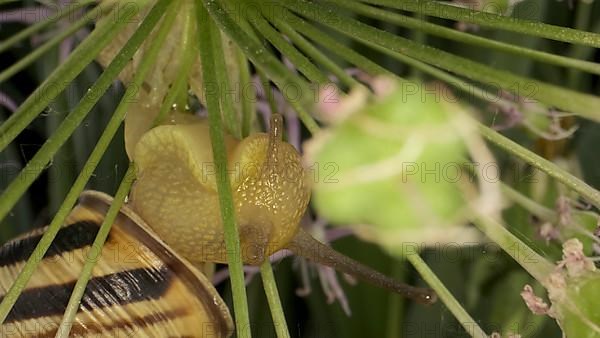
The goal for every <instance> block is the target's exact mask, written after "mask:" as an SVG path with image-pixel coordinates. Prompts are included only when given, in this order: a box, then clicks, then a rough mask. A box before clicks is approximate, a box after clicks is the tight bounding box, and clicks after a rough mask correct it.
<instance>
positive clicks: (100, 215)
mask: <svg viewBox="0 0 600 338" xmlns="http://www.w3.org/2000/svg"><path fill="white" fill-rule="evenodd" d="M111 201H112V199H111V198H110V197H109V196H107V195H105V194H103V193H99V192H84V193H83V194H82V196H81V198H80V203H79V204H78V205H77V206H76V207H75V208H74V209H73V211H72V212H71V213H70V215H69V216H68V217H67V220H66V222H65V225H64V226H63V227H62V228H61V229H60V230H59V232H58V234H57V236H56V238H55V240H54V241H53V243H52V246H51V247H50V248H49V250H48V252H47V253H46V255H45V256H44V257H43V258H42V259H41V262H40V263H39V265H38V268H37V269H36V271H35V272H34V274H33V275H32V277H31V279H30V281H29V283H28V284H27V287H26V288H25V289H24V290H23V292H22V294H21V295H20V297H19V298H18V300H17V302H16V303H15V306H14V307H13V308H12V310H11V312H10V313H9V314H8V317H7V318H6V320H5V321H4V324H3V325H2V326H1V327H0V330H1V331H0V335H1V336H2V337H11V336H12V337H50V336H51V337H53V336H54V335H55V334H56V332H57V330H58V329H59V325H60V321H61V319H62V316H63V313H64V311H65V309H66V305H67V303H68V301H69V297H70V295H71V292H72V291H73V287H74V286H75V283H76V281H77V278H78V276H79V274H80V272H81V270H82V267H83V264H84V263H85V260H86V259H88V253H89V252H90V249H91V245H92V243H93V241H94V239H95V237H96V234H97V232H98V229H99V227H100V224H102V220H103V219H104V215H105V213H106V211H107V210H108V207H109V205H110V203H111ZM44 231H45V228H44V229H38V230H34V231H32V232H29V233H27V234H25V235H23V236H20V237H18V238H16V239H14V240H12V241H10V242H8V243H6V244H5V245H3V246H2V247H0V289H1V291H2V293H3V294H4V293H6V291H7V290H8V289H9V288H10V287H11V285H12V284H13V282H14V280H15V278H16V277H17V275H18V274H19V272H20V271H21V269H22V267H23V265H24V264H25V261H26V260H27V259H28V258H29V256H30V255H31V253H32V252H33V249H34V248H35V246H36V245H37V243H38V242H39V240H40V239H41V235H42V234H43V232H44ZM232 332H233V323H232V320H231V316H230V314H229V311H228V309H227V307H226V305H225V304H224V302H223V300H222V299H221V298H220V296H219V294H218V293H217V291H216V290H215V289H214V287H213V286H212V284H211V283H210V282H209V281H208V280H207V279H206V277H205V276H204V275H203V274H201V273H200V272H199V271H198V270H196V268H194V267H193V266H192V265H191V264H190V263H189V262H187V261H186V260H185V259H183V258H181V257H180V256H179V255H178V254H177V253H176V252H174V251H173V250H172V249H171V248H169V246H167V245H166V244H165V243H164V242H163V241H161V240H160V239H159V238H157V237H156V235H154V234H153V233H152V231H151V230H149V228H148V226H147V225H146V224H145V223H144V221H143V220H142V219H141V218H139V216H137V215H136V214H135V213H133V212H132V211H131V210H130V209H129V208H127V207H123V208H122V209H121V211H120V213H119V215H118V216H117V218H116V219H115V222H114V224H113V226H112V228H111V232H110V234H109V237H108V238H107V242H106V244H105V245H104V247H103V248H102V251H101V254H100V256H98V262H97V263H96V265H95V267H94V270H93V272H92V277H91V279H90V281H89V283H88V285H87V288H86V290H85V293H84V296H83V298H82V301H81V305H80V308H79V312H78V313H77V315H76V317H75V323H74V324H73V327H72V329H71V333H70V335H71V336H75V337H87V336H94V337H98V336H111V337H130V336H148V337H169V336H171V337H173V336H177V337H183V336H186V337H227V336H229V335H231V333H232Z"/></svg>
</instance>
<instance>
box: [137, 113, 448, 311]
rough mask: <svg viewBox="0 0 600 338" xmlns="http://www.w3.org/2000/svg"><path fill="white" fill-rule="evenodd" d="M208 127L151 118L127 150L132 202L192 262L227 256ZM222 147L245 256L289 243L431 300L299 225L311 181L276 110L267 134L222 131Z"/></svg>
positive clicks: (250, 259)
mask: <svg viewBox="0 0 600 338" xmlns="http://www.w3.org/2000/svg"><path fill="white" fill-rule="evenodd" d="M174 120H175V121H176V120H178V118H175V119H174ZM208 128H209V126H208V123H207V121H206V120H201V119H198V120H197V121H195V122H192V123H190V120H189V119H188V120H187V121H186V124H178V123H174V124H165V125H161V126H157V127H155V128H153V129H152V130H150V131H148V132H147V133H146V134H144V135H143V136H142V137H141V138H140V139H139V140H138V141H137V144H136V146H135V150H134V152H133V156H132V157H133V160H134V162H135V163H136V164H137V168H138V173H137V180H136V182H135V183H134V185H133V188H132V191H131V195H130V200H131V202H130V203H131V206H132V208H133V209H134V210H135V211H136V212H137V213H138V214H139V215H140V216H141V217H142V218H143V219H144V220H146V221H147V222H148V224H149V225H150V226H151V227H152V229H153V230H154V231H155V232H156V233H157V234H158V236H159V237H160V238H161V239H163V240H164V241H165V242H166V243H167V244H169V245H170V246H171V247H173V248H176V250H177V252H179V253H180V254H181V255H182V256H183V257H185V258H187V259H188V260H189V261H190V262H192V263H193V264H196V265H200V264H202V263H203V262H216V263H226V262H227V258H226V253H227V251H226V248H225V241H224V237H223V226H222V222H221V216H220V212H219V198H218V193H217V188H216V185H217V183H216V170H217V168H215V165H214V162H213V154H212V146H211V142H210V137H209V131H208ZM225 147H226V149H227V159H228V164H227V170H228V175H229V178H230V183H231V190H232V193H233V200H234V208H235V214H236V220H237V226H238V228H239V234H240V242H241V253H240V254H241V257H242V260H243V262H244V263H245V264H251V265H258V264H260V263H262V262H263V261H264V260H265V259H266V258H268V257H269V256H270V255H272V254H273V253H275V252H277V251H279V250H281V249H289V250H290V251H292V252H293V253H294V254H296V255H298V256H302V257H304V258H307V259H308V260H311V261H314V262H316V263H319V264H323V265H327V266H330V267H332V268H334V269H336V270H338V271H340V272H344V273H347V274H349V275H353V276H355V277H357V278H358V279H362V280H364V281H367V282H370V283H372V284H374V285H376V286H379V287H383V288H386V289H389V290H392V291H394V292H397V293H400V294H402V295H404V296H406V297H408V298H410V299H413V300H415V301H417V302H420V303H424V304H430V303H433V302H434V301H435V300H436V295H435V293H434V292H433V291H432V290H430V289H424V288H416V287H413V286H409V285H406V284H403V283H400V282H398V281H395V280H393V279H391V278H388V277H387V276H385V275H383V274H381V273H379V272H377V271H374V270H372V269H370V268H368V267H366V266H364V265H362V264H360V263H358V262H356V261H354V260H352V259H350V258H349V257H346V256H344V255H342V254H341V253H339V252H337V251H335V250H333V249H332V248H331V247H329V246H327V245H324V244H322V243H321V242H319V241H317V240H316V239H314V238H313V237H312V236H311V235H310V234H308V233H307V232H306V231H304V230H303V229H301V228H300V219H301V217H302V216H303V215H304V213H305V211H306V209H307V206H308V202H309V199H310V185H309V184H308V179H307V172H306V170H305V169H304V168H303V166H302V161H301V157H300V154H299V153H298V151H296V149H295V148H294V147H293V146H292V145H290V144H289V143H287V142H284V141H283V135H282V117H281V115H278V114H274V115H273V117H272V118H271V123H270V131H269V133H268V134H267V133H255V134H252V135H250V136H249V137H246V138H244V139H243V140H241V141H238V140H236V139H235V138H234V137H232V136H229V135H227V134H225Z"/></svg>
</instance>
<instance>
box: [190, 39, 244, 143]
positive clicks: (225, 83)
mask: <svg viewBox="0 0 600 338" xmlns="http://www.w3.org/2000/svg"><path fill="white" fill-rule="evenodd" d="M211 33H212V49H213V53H214V55H215V58H214V62H215V70H216V74H217V83H216V88H217V91H218V92H219V94H220V95H219V97H220V99H221V110H222V112H223V120H224V121H223V122H224V124H225V130H227V131H228V132H229V133H230V134H231V135H233V136H235V137H236V138H238V139H241V138H242V128H241V123H240V121H239V120H238V119H237V113H236V111H235V108H234V105H233V101H232V100H231V97H230V95H228V93H231V91H232V90H233V89H234V88H235V87H234V86H235V85H236V84H235V83H231V81H230V80H229V79H230V77H229V74H228V73H229V72H228V71H227V65H226V64H225V58H226V57H228V58H231V57H234V56H233V55H227V56H226V55H225V51H224V49H223V44H222V36H221V31H220V30H219V29H216V28H215V29H212V30H211ZM200 48H202V46H200ZM238 96H240V95H239V93H238ZM237 99H239V97H238V98H236V100H237Z"/></svg>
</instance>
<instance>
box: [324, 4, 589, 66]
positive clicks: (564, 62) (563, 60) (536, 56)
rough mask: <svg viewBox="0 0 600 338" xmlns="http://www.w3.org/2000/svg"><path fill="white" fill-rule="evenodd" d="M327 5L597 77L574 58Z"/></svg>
mask: <svg viewBox="0 0 600 338" xmlns="http://www.w3.org/2000/svg"><path fill="white" fill-rule="evenodd" d="M327 2H332V3H335V4H336V5H338V6H341V7H344V8H347V9H350V10H352V11H353V12H357V13H360V14H364V15H367V16H369V17H372V18H375V19H379V20H382V21H385V22H390V23H394V24H397V25H399V26H402V27H406V28H409V29H413V30H417V31H422V32H426V33H429V34H433V35H437V36H440V37H443V38H446V39H450V40H454V41H458V42H460V43H466V44H471V45H475V46H478V47H482V48H491V49H495V50H499V51H502V52H507V53H512V54H515V55H519V56H524V57H529V58H531V59H533V60H537V61H541V62H546V63H549V64H554V65H558V66H563V67H567V68H570V69H576V70H582V71H587V72H590V73H592V74H600V65H599V64H598V63H595V62H589V61H584V60H577V59H574V58H570V57H565V56H562V55H556V54H551V53H547V52H541V51H537V50H535V49H530V48H525V47H521V46H517V45H513V44H510V43H506V42H502V41H496V40H492V39H487V38H484V37H481V36H477V35H473V34H469V33H465V32H461V31H458V30H455V29H452V28H448V27H444V26H441V25H437V24H434V23H431V22H427V21H424V20H420V19H417V18H411V17H409V16H406V15H401V14H397V13H394V12H391V11H389V10H383V9H379V8H375V7H371V6H368V5H365V4H361V3H356V2H348V1H343V0H328V1H327ZM588 12H589V11H588Z"/></svg>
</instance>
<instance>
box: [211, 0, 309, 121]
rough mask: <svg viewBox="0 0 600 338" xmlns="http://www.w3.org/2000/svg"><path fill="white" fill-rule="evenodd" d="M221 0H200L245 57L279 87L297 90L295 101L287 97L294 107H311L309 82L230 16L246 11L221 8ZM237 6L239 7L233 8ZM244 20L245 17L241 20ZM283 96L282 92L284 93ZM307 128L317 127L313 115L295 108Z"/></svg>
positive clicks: (241, 14) (240, 14)
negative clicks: (234, 11) (290, 68)
mask: <svg viewBox="0 0 600 338" xmlns="http://www.w3.org/2000/svg"><path fill="white" fill-rule="evenodd" d="M221 2H222V1H217V0H203V3H204V5H205V6H206V9H207V11H208V12H209V14H210V15H211V16H212V18H213V19H214V20H215V22H216V23H217V25H218V26H219V28H220V29H221V30H223V31H224V32H225V33H226V34H227V35H228V36H229V37H230V38H231V39H232V40H233V41H235V43H236V44H237V45H238V46H239V47H240V49H241V50H242V51H243V52H244V53H245V54H246V56H247V57H248V59H250V60H251V61H252V63H253V64H254V65H255V66H256V67H257V68H258V69H259V70H261V71H263V72H264V73H265V74H267V76H269V78H270V79H271V80H273V82H275V84H276V85H277V87H278V88H279V89H283V90H285V89H289V88H294V89H296V90H297V91H298V92H299V93H300V95H299V97H298V98H297V99H296V100H289V102H290V103H293V104H292V106H295V107H307V108H308V109H310V108H312V107H313V105H314V101H313V100H312V95H307V94H308V93H311V90H310V88H309V86H308V84H307V83H306V82H305V81H304V80H302V79H301V78H300V77H298V76H297V75H294V74H293V73H292V72H291V71H290V70H289V69H287V68H286V67H285V66H284V65H283V64H282V63H281V62H280V61H279V60H278V59H277V58H276V57H275V56H274V55H273V54H271V53H269V52H268V51H267V50H266V48H265V47H264V46H262V45H261V44H260V42H259V41H257V40H256V39H253V38H252V36H250V35H249V33H247V32H245V31H244V30H243V29H242V28H241V27H240V26H239V25H238V24H237V23H236V22H235V21H234V20H233V19H232V17H234V16H236V15H239V16H242V17H243V18H245V17H244V16H243V15H248V13H246V12H244V13H240V12H238V13H231V12H228V11H226V10H224V9H223V7H222V5H221ZM235 8H238V7H235ZM242 21H244V20H242ZM284 96H285V95H284ZM296 111H297V112H298V114H299V116H300V118H301V120H302V122H303V123H304V124H305V125H306V127H307V128H308V129H309V130H311V131H315V130H318V125H317V123H316V122H315V121H314V120H313V119H312V117H311V116H310V115H309V114H307V113H306V110H305V109H301V110H296Z"/></svg>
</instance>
